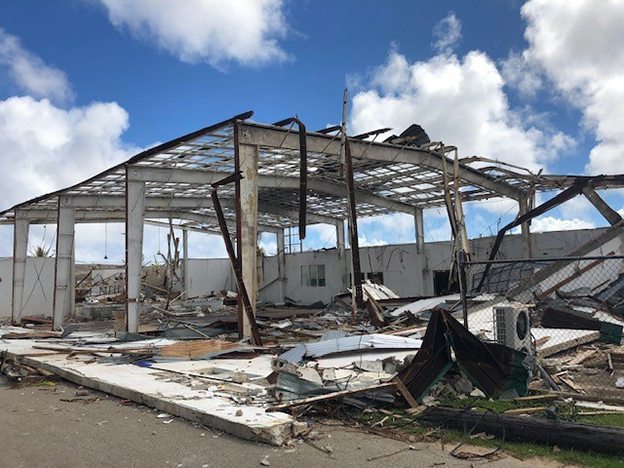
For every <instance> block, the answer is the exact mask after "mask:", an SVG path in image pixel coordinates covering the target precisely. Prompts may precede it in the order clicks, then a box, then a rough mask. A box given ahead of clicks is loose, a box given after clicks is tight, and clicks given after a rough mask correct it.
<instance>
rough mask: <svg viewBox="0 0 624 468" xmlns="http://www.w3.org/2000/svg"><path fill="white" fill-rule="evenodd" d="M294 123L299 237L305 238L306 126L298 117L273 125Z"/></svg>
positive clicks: (306, 188)
mask: <svg viewBox="0 0 624 468" xmlns="http://www.w3.org/2000/svg"><path fill="white" fill-rule="evenodd" d="M292 123H296V124H297V127H298V128H299V239H305V236H306V211H307V192H308V149H307V143H306V127H305V125H304V124H303V122H302V121H301V120H299V119H298V118H297V117H290V118H288V119H284V120H280V121H279V122H276V123H274V124H273V125H275V126H276V127H283V126H285V125H289V124H292Z"/></svg>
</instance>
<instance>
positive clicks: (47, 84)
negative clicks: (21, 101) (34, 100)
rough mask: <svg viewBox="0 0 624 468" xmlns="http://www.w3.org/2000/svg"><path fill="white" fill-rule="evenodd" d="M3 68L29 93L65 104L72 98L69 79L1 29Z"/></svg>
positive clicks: (1, 59)
mask: <svg viewBox="0 0 624 468" xmlns="http://www.w3.org/2000/svg"><path fill="white" fill-rule="evenodd" d="M0 66H2V67H5V68H6V69H7V71H8V75H9V77H10V78H11V79H12V81H13V82H14V83H15V84H16V85H17V86H18V87H19V88H20V89H21V90H22V91H25V92H26V93H28V94H30V95H32V96H35V97H38V98H41V97H48V98H50V99H53V100H55V101H58V102H66V101H68V100H70V99H71V98H72V97H73V92H72V89H71V86H70V84H69V82H68V81H67V76H66V75H65V73H64V72H62V71H61V70H59V69H58V68H55V67H52V66H50V65H46V64H45V63H44V62H43V60H41V58H40V57H38V56H37V55H35V54H33V53H32V52H30V51H28V50H26V49H25V48H24V47H23V46H22V43H21V41H20V40H19V38H17V37H16V36H13V35H12V34H9V33H7V32H6V31H5V30H4V29H2V28H0Z"/></svg>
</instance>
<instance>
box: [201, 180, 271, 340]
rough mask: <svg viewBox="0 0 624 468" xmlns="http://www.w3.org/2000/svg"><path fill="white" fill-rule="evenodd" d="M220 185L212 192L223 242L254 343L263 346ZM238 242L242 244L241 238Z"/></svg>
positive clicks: (240, 321) (215, 185)
mask: <svg viewBox="0 0 624 468" xmlns="http://www.w3.org/2000/svg"><path fill="white" fill-rule="evenodd" d="M232 178H234V180H238V181H240V179H241V178H242V175H241V174H240V173H236V174H235V175H234V176H230V177H228V179H230V182H231V181H232ZM220 185H223V183H220V182H216V183H215V184H213V190H212V193H211V197H212V203H213V204H214V209H215V213H216V215H217V219H218V220H219V228H220V229H221V235H222V236H223V242H225V249H226V250H227V254H228V257H229V259H230V263H231V264H232V269H233V270H234V278H235V279H236V285H237V286H238V300H239V301H241V303H242V305H243V311H244V313H245V314H246V316H247V320H248V321H249V325H250V327H251V336H252V340H253V344H255V345H257V346H262V338H260V332H259V331H258V325H257V324H256V317H255V316H254V311H253V307H252V305H251V302H250V300H249V294H248V293H247V288H246V287H245V282H244V281H243V269H242V264H241V262H240V260H239V258H237V256H236V252H235V251H234V246H233V245H232V239H231V238H230V232H229V230H228V227H227V223H226V220H225V215H224V214H223V208H221V202H220V201H219V195H218V193H217V187H219V186H220ZM238 244H240V240H239V242H238ZM240 324H242V320H240V319H239V328H240V326H241V325H240Z"/></svg>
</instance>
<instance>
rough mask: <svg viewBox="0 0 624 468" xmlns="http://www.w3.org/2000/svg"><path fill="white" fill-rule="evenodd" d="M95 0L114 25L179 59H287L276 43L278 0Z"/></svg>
mask: <svg viewBox="0 0 624 468" xmlns="http://www.w3.org/2000/svg"><path fill="white" fill-rule="evenodd" d="M100 1H101V3H103V4H104V5H105V6H106V8H107V10H108V15H109V18H110V21H111V22H112V23H113V24H114V25H115V26H116V27H118V28H124V27H126V28H128V30H129V31H130V32H131V33H132V34H133V35H134V36H136V37H138V38H141V39H148V40H152V41H154V42H156V43H157V44H158V46H159V47H161V48H162V49H164V50H166V51H167V52H169V53H171V54H173V55H174V56H176V57H177V58H178V59H180V60H182V61H184V62H189V63H199V62H206V63H208V64H210V65H213V66H217V67H218V66H220V65H222V64H223V63H225V62H229V61H234V62H238V63H239V64H241V65H253V66H256V65H262V64H266V63H269V62H274V61H277V62H280V61H284V60H286V59H288V54H287V53H286V52H284V51H283V50H282V48H281V47H280V45H279V42H278V39H280V38H283V37H284V35H285V34H286V31H287V29H288V28H287V24H286V19H285V18H284V13H283V7H284V2H283V0H229V1H227V2H224V1H221V0H185V1H170V0H132V1H130V2H129V1H127V0H100Z"/></svg>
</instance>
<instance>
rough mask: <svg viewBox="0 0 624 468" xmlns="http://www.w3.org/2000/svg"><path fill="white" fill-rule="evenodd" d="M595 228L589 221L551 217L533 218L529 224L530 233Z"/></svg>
mask: <svg viewBox="0 0 624 468" xmlns="http://www.w3.org/2000/svg"><path fill="white" fill-rule="evenodd" d="M595 227H596V226H595V225H594V223H592V222H591V221H584V220H582V219H578V218H575V219H559V218H554V217H552V216H543V217H539V218H535V219H534V220H533V221H532V222H531V232H548V231H570V230H573V229H593V228H595Z"/></svg>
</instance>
